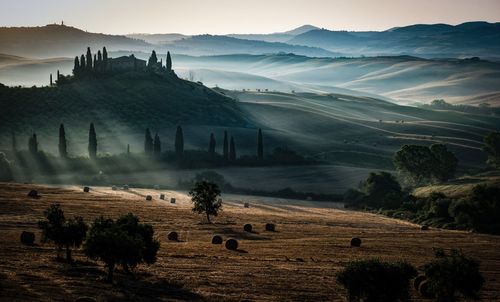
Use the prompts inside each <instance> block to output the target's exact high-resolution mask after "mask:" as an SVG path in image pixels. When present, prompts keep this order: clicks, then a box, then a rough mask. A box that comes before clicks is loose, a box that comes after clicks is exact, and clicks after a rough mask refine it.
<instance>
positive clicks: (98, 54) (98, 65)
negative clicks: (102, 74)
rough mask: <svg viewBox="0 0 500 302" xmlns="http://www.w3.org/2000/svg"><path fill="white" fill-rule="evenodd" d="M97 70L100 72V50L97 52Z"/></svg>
mask: <svg viewBox="0 0 500 302" xmlns="http://www.w3.org/2000/svg"><path fill="white" fill-rule="evenodd" d="M94 64H95V63H94ZM97 70H99V71H101V70H102V54H101V50H98V51H97Z"/></svg>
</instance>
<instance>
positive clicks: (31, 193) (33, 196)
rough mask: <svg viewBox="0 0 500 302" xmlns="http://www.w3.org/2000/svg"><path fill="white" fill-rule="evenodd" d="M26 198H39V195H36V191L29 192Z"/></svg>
mask: <svg viewBox="0 0 500 302" xmlns="http://www.w3.org/2000/svg"><path fill="white" fill-rule="evenodd" d="M28 197H32V198H38V197H40V195H38V191H37V190H31V191H29V193H28Z"/></svg>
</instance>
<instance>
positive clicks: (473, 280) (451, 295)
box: [424, 250, 484, 302]
mask: <svg viewBox="0 0 500 302" xmlns="http://www.w3.org/2000/svg"><path fill="white" fill-rule="evenodd" d="M438 251H439V252H441V250H438ZM424 270H425V276H426V277H427V282H428V286H429V292H430V293H432V294H433V295H435V297H436V301H438V302H453V301H455V300H456V294H457V293H460V294H462V295H463V296H464V297H466V298H477V297H478V293H479V291H480V290H481V288H482V286H483V284H484V278H483V276H482V275H481V272H480V271H479V262H478V261H476V260H475V259H473V258H470V257H467V256H465V255H464V254H463V253H462V252H460V251H457V250H452V251H451V252H450V254H449V255H447V254H443V253H440V254H439V255H438V254H437V253H436V259H435V260H433V261H432V262H430V263H428V264H426V265H425V268H424Z"/></svg>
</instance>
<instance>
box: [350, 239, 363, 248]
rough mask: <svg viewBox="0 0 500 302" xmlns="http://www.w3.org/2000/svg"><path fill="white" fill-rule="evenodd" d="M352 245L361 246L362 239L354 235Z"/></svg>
mask: <svg viewBox="0 0 500 302" xmlns="http://www.w3.org/2000/svg"><path fill="white" fill-rule="evenodd" d="M351 246H355V247H360V246H361V239H359V238H357V237H354V238H352V239H351Z"/></svg>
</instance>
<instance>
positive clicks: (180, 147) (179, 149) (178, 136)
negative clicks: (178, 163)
mask: <svg viewBox="0 0 500 302" xmlns="http://www.w3.org/2000/svg"><path fill="white" fill-rule="evenodd" d="M175 155H176V157H177V159H181V158H182V157H183V155H184V134H183V133H182V127H181V126H177V131H176V132H175Z"/></svg>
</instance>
